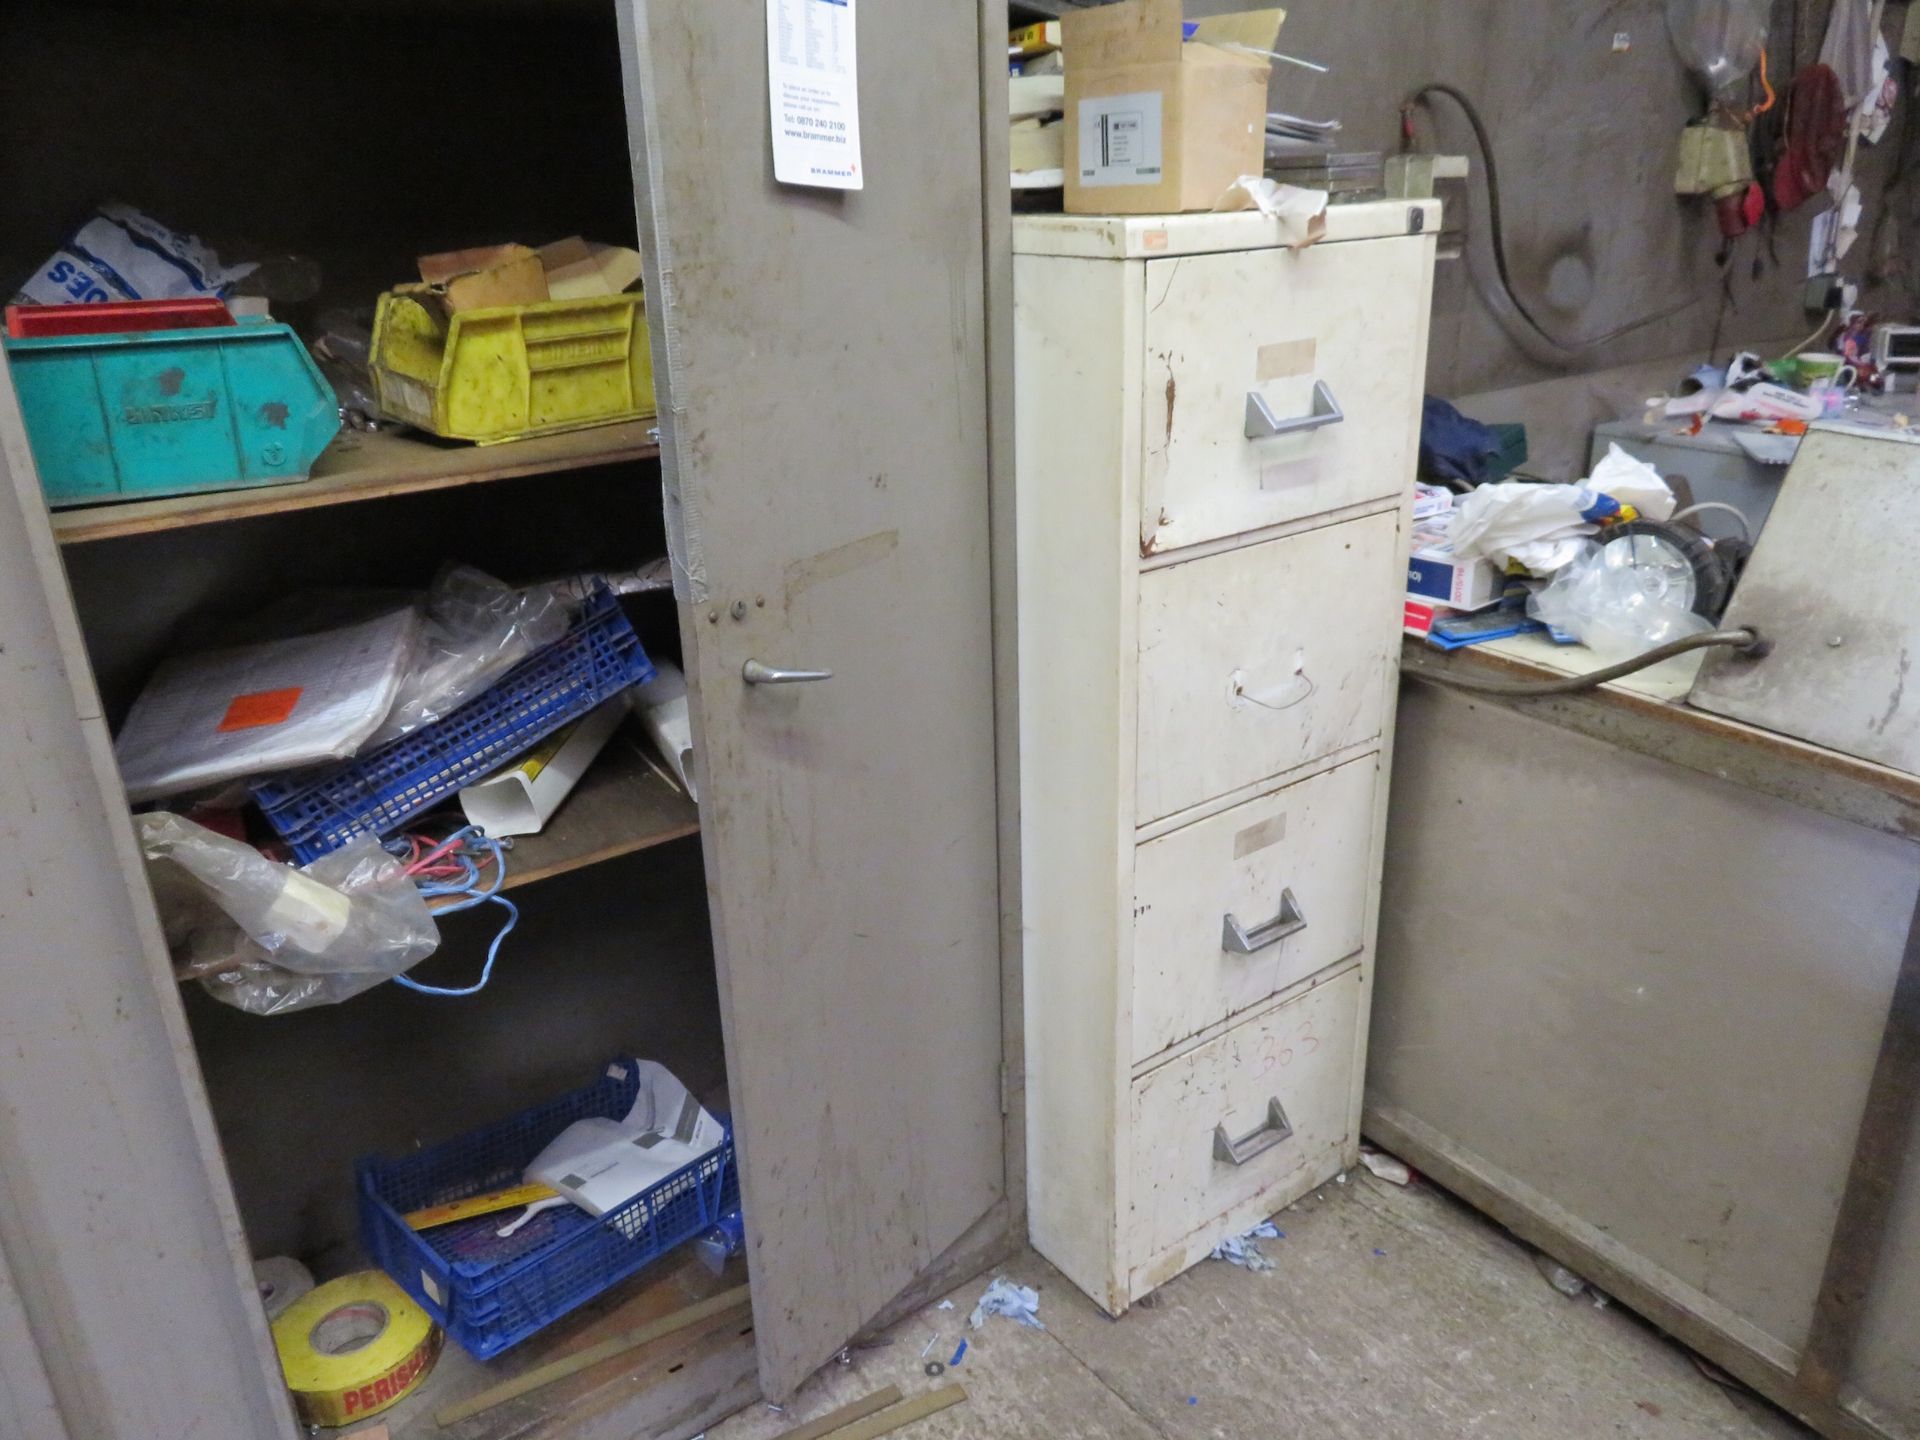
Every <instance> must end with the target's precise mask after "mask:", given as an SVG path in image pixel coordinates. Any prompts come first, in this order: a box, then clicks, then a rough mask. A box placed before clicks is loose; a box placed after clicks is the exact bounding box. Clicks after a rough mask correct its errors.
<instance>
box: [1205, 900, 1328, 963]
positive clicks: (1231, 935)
mask: <svg viewBox="0 0 1920 1440" xmlns="http://www.w3.org/2000/svg"><path fill="white" fill-rule="evenodd" d="M1306 928H1307V917H1306V915H1305V913H1304V912H1303V911H1302V910H1301V909H1300V902H1299V901H1298V900H1296V899H1294V898H1293V891H1291V890H1282V891H1281V892H1280V913H1279V914H1278V915H1276V916H1274V917H1273V919H1271V920H1269V921H1267V922H1266V924H1264V925H1256V926H1254V927H1253V929H1251V930H1249V929H1247V928H1246V926H1244V925H1242V924H1241V923H1240V922H1239V921H1238V920H1236V919H1234V918H1233V916H1231V915H1229V916H1227V917H1226V920H1225V923H1224V924H1223V925H1222V926H1221V931H1220V948H1221V949H1222V950H1225V951H1227V952H1228V953H1229V954H1232V955H1251V954H1253V952H1254V951H1256V950H1264V949H1266V948H1267V946H1269V945H1278V944H1279V943H1280V942H1281V941H1282V940H1284V939H1286V938H1287V937H1288V936H1289V935H1298V934H1299V933H1300V932H1301V931H1302V930H1304V929H1306Z"/></svg>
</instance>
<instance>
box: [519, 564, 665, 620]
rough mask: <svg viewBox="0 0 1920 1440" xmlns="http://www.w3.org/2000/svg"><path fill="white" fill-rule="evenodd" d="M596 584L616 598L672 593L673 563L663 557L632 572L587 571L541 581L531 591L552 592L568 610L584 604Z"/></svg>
mask: <svg viewBox="0 0 1920 1440" xmlns="http://www.w3.org/2000/svg"><path fill="white" fill-rule="evenodd" d="M596 585H605V586H606V587H607V588H608V589H609V590H611V591H613V593H614V594H616V595H645V594H647V593H648V592H650V591H654V590H671V589H672V588H673V564H672V562H671V561H669V560H668V559H666V557H664V556H662V557H661V558H660V559H658V560H649V561H647V562H646V563H645V564H642V565H636V566H634V567H633V568H632V569H631V570H589V571H586V572H584V573H582V574H579V575H565V576H562V577H561V578H560V579H558V580H547V581H543V582H542V583H541V584H540V585H538V586H535V587H533V588H535V589H540V590H551V591H552V592H553V593H554V594H556V595H558V596H559V597H560V598H561V599H562V600H564V601H565V602H566V604H567V607H568V608H569V609H575V610H577V609H578V608H579V607H580V606H582V605H584V604H586V603H587V597H588V596H589V595H591V594H592V593H593V590H594V587H595V586H596Z"/></svg>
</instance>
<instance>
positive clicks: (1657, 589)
mask: <svg viewBox="0 0 1920 1440" xmlns="http://www.w3.org/2000/svg"><path fill="white" fill-rule="evenodd" d="M1621 543H1622V544H1624V542H1621ZM1579 544H1580V545H1581V547H1582V548H1581V551H1580V553H1579V554H1578V555H1576V556H1575V557H1574V559H1573V560H1572V561H1571V562H1569V563H1568V564H1567V565H1566V566H1565V567H1563V568H1562V569H1561V570H1560V572H1559V573H1558V574H1556V575H1555V576H1554V577H1553V579H1552V580H1551V581H1550V582H1548V584H1547V585H1546V586H1544V587H1543V588H1542V589H1540V590H1537V591H1535V592H1534V593H1533V594H1532V595H1530V596H1528V597H1527V613H1528V614H1529V615H1531V616H1532V617H1533V618H1534V619H1536V620H1538V621H1540V622H1541V623H1543V624H1545V625H1549V626H1551V627H1552V628H1553V629H1555V630H1559V631H1564V632H1565V633H1567V634H1569V635H1572V636H1573V637H1574V638H1575V639H1577V640H1578V641H1580V643H1581V644H1583V645H1585V646H1586V647H1587V648H1588V649H1590V650H1592V651H1594V652H1595V653H1596V654H1598V655H1600V656H1602V657H1603V658H1604V659H1606V660H1607V661H1609V662H1612V661H1614V660H1627V659H1631V658H1633V657H1634V656H1636V655H1644V654H1646V652H1647V651H1649V650H1652V649H1654V648H1655V647H1657V646H1660V645H1665V644H1666V643H1667V642H1668V641H1670V640H1679V639H1682V638H1683V637H1685V636H1688V635H1703V634H1705V633H1706V632H1707V631H1709V630H1711V629H1712V628H1713V625H1712V624H1711V622H1709V621H1708V620H1707V619H1706V618H1705V617H1704V616H1700V615H1696V614H1694V613H1693V611H1692V609H1691V608H1689V607H1688V606H1686V605H1683V604H1680V603H1679V601H1678V600H1676V599H1674V598H1673V597H1672V596H1670V595H1668V594H1666V593H1665V591H1664V589H1663V587H1662V586H1661V585H1660V584H1659V583H1658V577H1657V576H1654V575H1650V574H1648V573H1647V572H1645V571H1643V570H1641V569H1639V568H1636V567H1634V566H1630V565H1622V564H1609V563H1607V561H1606V559H1605V556H1604V551H1603V547H1601V546H1599V545H1597V544H1595V543H1593V542H1592V541H1590V540H1582V541H1580V542H1579ZM1614 548H1616V549H1617V548H1618V546H1616V547H1614ZM1668 663H1671V662H1668Z"/></svg>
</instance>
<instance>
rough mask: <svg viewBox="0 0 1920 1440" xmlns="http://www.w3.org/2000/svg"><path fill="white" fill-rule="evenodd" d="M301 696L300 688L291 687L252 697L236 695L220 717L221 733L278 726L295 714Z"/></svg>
mask: <svg viewBox="0 0 1920 1440" xmlns="http://www.w3.org/2000/svg"><path fill="white" fill-rule="evenodd" d="M300 694H301V687H300V686H298V685H289V686H288V687H287V688H286V689H284V690H256V691H254V692H253V693H252V694H251V695H236V696H234V699H233V703H232V704H231V705H229V706H227V713H226V714H225V715H223V716H221V717H220V724H219V727H218V728H219V730H220V733H221V734H223V735H224V734H226V733H227V732H228V731H229V730H255V729H258V728H259V727H260V726H262V725H278V724H280V723H281V722H282V721H284V720H285V719H286V718H287V717H288V716H289V715H291V714H293V707H294V706H296V705H298V704H299V703H300Z"/></svg>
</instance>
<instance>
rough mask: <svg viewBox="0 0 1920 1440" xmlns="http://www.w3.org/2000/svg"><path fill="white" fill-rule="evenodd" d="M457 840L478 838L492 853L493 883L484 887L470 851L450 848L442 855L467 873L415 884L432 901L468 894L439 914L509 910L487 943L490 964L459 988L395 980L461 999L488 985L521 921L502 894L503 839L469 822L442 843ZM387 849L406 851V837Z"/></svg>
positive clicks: (468, 841) (504, 868) (408, 986)
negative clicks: (483, 907) (487, 908)
mask: <svg viewBox="0 0 1920 1440" xmlns="http://www.w3.org/2000/svg"><path fill="white" fill-rule="evenodd" d="M454 840H457V841H460V842H462V845H463V847H464V846H465V845H468V844H471V843H473V842H474V841H478V842H479V843H480V844H481V845H483V846H485V847H486V848H487V849H488V850H489V851H490V852H491V854H492V859H493V879H492V882H491V883H490V884H487V885H484V886H483V885H482V884H481V881H480V864H479V862H478V861H476V860H475V859H474V858H473V856H471V855H469V854H467V853H466V851H465V849H464V848H462V849H460V850H450V851H448V852H447V854H446V856H444V857H442V858H451V859H453V860H456V861H458V862H459V864H460V865H461V866H462V867H463V868H464V869H465V871H466V873H465V874H464V875H462V876H461V877H460V878H459V879H458V880H426V881H416V882H415V883H416V885H418V887H419V890H420V894H421V897H422V898H423V899H428V900H433V899H438V898H439V897H441V896H444V895H460V896H464V897H465V898H464V899H461V900H459V901H456V902H455V903H454V904H452V905H443V906H441V907H440V908H439V909H438V910H436V911H435V912H434V914H435V915H451V914H452V913H454V912H455V911H457V910H472V909H474V908H475V907H477V906H480V905H489V904H491V905H498V906H499V907H500V908H501V909H503V910H505V911H506V912H507V923H506V924H504V925H502V926H501V927H500V929H499V932H498V933H497V934H495V936H494V937H493V943H492V944H491V945H489V946H487V961H486V964H485V965H483V966H482V967H481V969H480V978H479V979H478V980H476V981H474V983H473V984H471V985H468V986H465V987H462V988H459V989H453V988H449V987H444V986H439V985H423V984H421V983H420V982H419V981H418V980H414V979H410V978H409V977H407V976H405V975H396V976H394V977H393V983H394V984H396V985H401V986H404V987H405V988H406V989H408V990H412V991H414V992H416V993H417V994H421V995H440V996H447V997H451V998H455V999H458V998H460V997H463V996H467V995H478V994H479V993H480V992H481V991H482V990H484V989H486V988H487V981H489V980H491V979H492V978H493V962H494V961H495V960H497V959H499V958H500V942H501V941H503V940H505V939H506V938H507V936H508V935H509V934H511V933H512V931H513V927H514V926H515V925H518V924H519V923H520V908H519V906H517V905H515V904H514V903H513V902H512V901H511V900H509V899H507V898H506V897H505V896H504V895H502V894H501V893H500V887H501V886H502V885H503V884H505V883H506V879H507V861H506V854H505V851H504V848H503V847H502V846H501V844H500V842H499V841H498V840H496V839H494V838H493V837H492V836H490V835H486V834H483V833H481V831H480V828H479V827H478V826H476V825H468V826H466V827H465V828H463V829H460V830H456V831H454V833H453V834H451V835H449V836H448V837H447V839H446V840H443V841H441V842H440V843H441V844H442V845H445V844H446V843H448V841H454ZM386 848H387V850H388V851H389V852H390V853H392V854H395V855H399V854H402V853H404V852H405V851H406V849H407V848H408V847H407V843H406V841H404V840H389V841H388V842H387V846H386Z"/></svg>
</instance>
